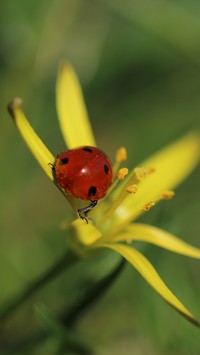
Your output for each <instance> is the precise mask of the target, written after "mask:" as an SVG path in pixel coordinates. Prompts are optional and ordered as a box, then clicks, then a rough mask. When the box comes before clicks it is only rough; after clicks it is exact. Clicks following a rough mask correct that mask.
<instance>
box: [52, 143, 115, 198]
mask: <svg viewBox="0 0 200 355" xmlns="http://www.w3.org/2000/svg"><path fill="white" fill-rule="evenodd" d="M53 171H54V177H55V180H56V181H57V183H58V184H59V185H60V186H61V187H62V188H63V189H64V190H65V191H66V192H67V193H68V194H69V195H72V196H74V197H76V198H80V199H81V200H99V199H101V198H103V197H104V196H105V195H106V192H107V190H108V188H109V186H110V185H111V183H112V180H113V171H112V165H111V162H110V159H109V158H108V157H107V156H106V155H105V153H103V152H102V151H101V150H100V149H98V148H96V147H90V146H83V147H79V148H75V149H71V150H68V151H66V152H62V153H60V154H58V156H57V158H56V160H55V163H54V167H53Z"/></svg>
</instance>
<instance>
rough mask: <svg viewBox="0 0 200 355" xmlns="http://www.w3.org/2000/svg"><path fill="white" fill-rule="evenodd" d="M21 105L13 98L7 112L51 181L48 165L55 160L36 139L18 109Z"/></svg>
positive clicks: (50, 170)
mask: <svg viewBox="0 0 200 355" xmlns="http://www.w3.org/2000/svg"><path fill="white" fill-rule="evenodd" d="M21 104H22V100H21V99H19V98H15V99H14V100H13V101H12V102H11V103H10V104H9V105H8V111H9V113H10V115H11V116H12V118H13V119H14V122H15V124H16V126H17V128H18V130H19V132H20V133H21V135H22V138H23V139H24V141H25V143H26V144H27V145H28V147H29V149H30V150H31V152H32V153H33V155H34V157H35V158H36V160H37V161H38V163H39V164H40V165H41V167H42V169H43V170H44V171H45V173H46V174H47V176H48V177H49V178H50V179H51V180H52V181H53V174H52V169H51V167H50V165H49V163H50V164H53V163H54V161H55V158H54V156H53V155H52V154H51V152H50V151H49V150H48V148H47V147H46V146H45V145H44V143H43V142H42V140H41V139H40V138H39V137H38V135H37V134H36V132H35V131H34V130H33V128H32V127H31V125H30V123H29V122H28V121H27V119H26V117H25V115H24V113H23V111H22V110H21V108H20V106H21Z"/></svg>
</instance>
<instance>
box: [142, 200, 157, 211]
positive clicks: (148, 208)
mask: <svg viewBox="0 0 200 355" xmlns="http://www.w3.org/2000/svg"><path fill="white" fill-rule="evenodd" d="M153 206H155V202H153V201H149V202H147V203H146V205H144V207H143V211H149V210H150V208H152V207H153Z"/></svg>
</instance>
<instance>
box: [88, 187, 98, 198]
mask: <svg viewBox="0 0 200 355" xmlns="http://www.w3.org/2000/svg"><path fill="white" fill-rule="evenodd" d="M96 192H97V188H96V186H90V188H89V190H88V196H89V197H92V196H94V195H96Z"/></svg>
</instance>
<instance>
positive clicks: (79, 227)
mask: <svg viewBox="0 0 200 355" xmlns="http://www.w3.org/2000/svg"><path fill="white" fill-rule="evenodd" d="M70 227H71V230H72V232H73V233H74V235H75V237H76V238H77V240H78V242H80V243H81V244H83V245H84V246H90V245H92V244H93V243H94V242H96V241H97V240H98V239H100V238H101V237H102V234H101V232H100V231H99V230H98V229H97V228H95V227H94V226H93V225H92V224H91V223H88V224H87V223H85V222H84V221H82V220H81V219H76V220H74V221H73V222H72V223H71V225H70Z"/></svg>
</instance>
